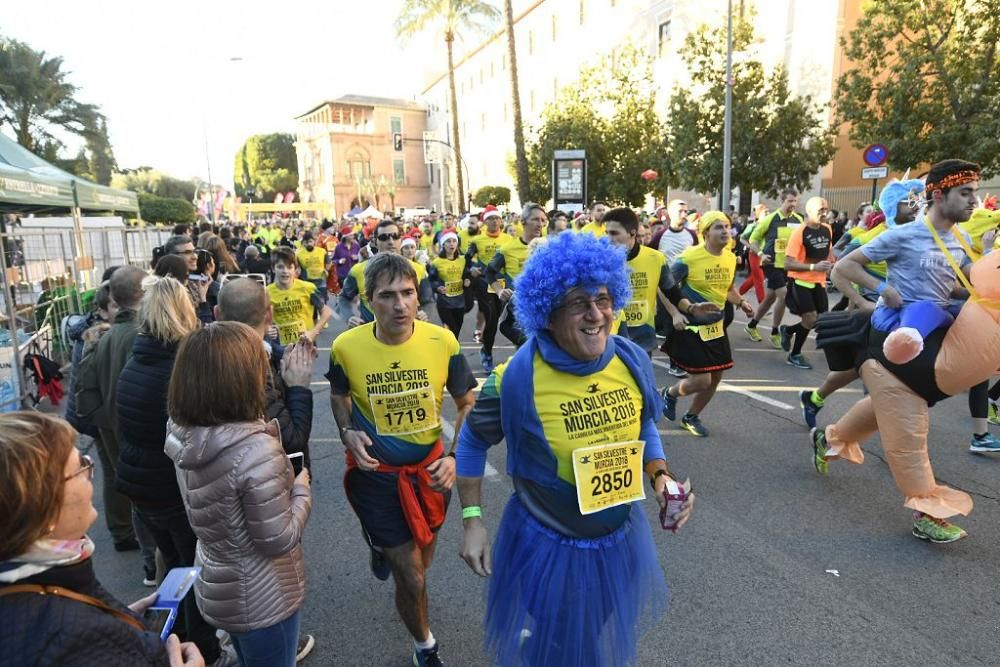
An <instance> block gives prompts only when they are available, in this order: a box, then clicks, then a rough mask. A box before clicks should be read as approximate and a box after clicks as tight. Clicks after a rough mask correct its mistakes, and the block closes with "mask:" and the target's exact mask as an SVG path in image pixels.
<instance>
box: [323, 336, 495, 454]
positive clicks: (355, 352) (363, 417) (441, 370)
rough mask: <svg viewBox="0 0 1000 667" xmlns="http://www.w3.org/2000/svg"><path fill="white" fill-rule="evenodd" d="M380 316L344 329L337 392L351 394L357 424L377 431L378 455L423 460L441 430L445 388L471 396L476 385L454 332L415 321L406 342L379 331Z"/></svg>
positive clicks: (332, 373) (333, 366)
mask: <svg viewBox="0 0 1000 667" xmlns="http://www.w3.org/2000/svg"><path fill="white" fill-rule="evenodd" d="M375 326H376V324H375V323H374V322H371V323H369V324H363V325H361V326H358V327H355V328H353V329H349V330H348V331H345V332H344V333H342V334H340V335H339V336H337V338H336V339H335V340H334V341H333V346H332V347H331V348H330V370H329V372H328V373H327V376H326V377H327V379H328V380H330V388H331V391H332V392H333V393H334V394H340V395H344V394H350V397H351V402H352V420H353V424H354V425H355V426H356V427H358V428H360V429H361V430H363V431H365V433H367V434H368V436H369V437H370V438H371V440H372V443H373V446H372V453H373V455H374V456H375V458H377V459H379V460H380V461H383V462H385V463H388V464H391V465H407V464H411V463H416V462H418V461H421V460H423V459H424V458H426V456H427V448H428V447H430V446H431V445H433V444H434V443H435V442H437V441H438V439H439V438H440V437H441V400H442V398H443V396H444V392H445V389H447V390H448V392H449V393H450V394H451V395H452V396H464V395H465V394H466V393H467V392H468V391H469V390H471V389H472V388H473V387H475V386H476V380H475V378H474V377H473V376H472V371H471V370H470V369H469V365H468V362H467V361H466V360H465V356H464V355H463V354H462V348H461V346H460V345H459V343H458V340H457V339H456V338H455V336H454V334H452V333H451V332H450V331H448V330H447V329H445V328H444V327H440V326H437V325H434V324H431V323H429V322H421V321H419V320H418V321H416V322H414V323H413V335H412V336H411V337H410V339H409V340H407V341H406V342H405V343H402V344H400V345H387V344H385V343H383V342H381V341H380V340H379V339H378V338H376V337H375Z"/></svg>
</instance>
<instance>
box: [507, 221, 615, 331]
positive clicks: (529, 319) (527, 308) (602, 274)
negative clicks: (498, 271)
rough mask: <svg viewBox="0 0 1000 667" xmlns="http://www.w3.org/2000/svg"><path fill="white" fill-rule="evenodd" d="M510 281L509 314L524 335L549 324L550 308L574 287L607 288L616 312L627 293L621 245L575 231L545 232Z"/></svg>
mask: <svg viewBox="0 0 1000 667" xmlns="http://www.w3.org/2000/svg"><path fill="white" fill-rule="evenodd" d="M514 286H515V288H516V294H517V296H516V297H515V298H514V314H515V316H516V317H517V324H518V326H519V327H520V328H521V330H522V331H523V332H524V333H525V335H528V336H534V335H535V334H537V333H538V332H540V331H544V330H545V329H548V328H549V319H550V318H551V316H552V311H553V310H555V309H556V307H557V306H560V305H562V302H563V298H564V297H565V296H566V292H568V291H569V290H571V289H573V288H575V287H583V288H584V289H586V290H588V291H596V290H597V289H598V288H599V287H602V286H604V287H607V288H608V294H610V295H611V300H612V302H613V303H614V308H615V311H619V310H621V309H622V308H624V307H625V304H627V303H628V301H629V299H630V298H631V297H632V286H631V283H630V282H629V268H628V265H627V264H626V263H625V249H624V248H621V247H618V246H615V245H614V244H613V243H611V241H609V240H608V239H607V238H600V239H598V238H595V237H594V235H593V234H587V233H578V232H562V233H561V234H558V235H556V236H550V237H549V238H548V240H547V242H546V243H544V244H542V245H540V246H538V247H537V248H535V250H534V251H533V252H532V253H531V257H529V258H528V261H527V262H526V263H525V265H524V271H523V272H522V273H521V275H520V276H518V277H517V279H516V280H515V281H514Z"/></svg>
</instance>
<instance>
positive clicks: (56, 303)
mask: <svg viewBox="0 0 1000 667" xmlns="http://www.w3.org/2000/svg"><path fill="white" fill-rule="evenodd" d="M66 241H67V239H65V238H64V237H63V236H62V235H61V234H59V233H44V232H32V231H27V232H25V231H12V232H8V233H5V234H0V249H2V251H0V277H2V281H0V282H2V288H3V289H2V293H0V327H2V330H0V411H2V410H10V409H15V408H17V407H19V406H20V405H21V404H22V402H23V401H24V399H25V398H26V397H27V392H28V387H27V384H26V382H25V378H24V373H23V370H22V364H23V362H24V355H25V354H27V353H28V352H35V353H37V354H42V355H44V356H46V357H49V358H51V359H54V360H55V361H57V362H60V363H62V362H66V361H68V359H69V352H70V347H71V343H70V342H69V341H67V340H64V339H63V336H62V331H61V325H62V321H63V319H64V318H65V317H67V316H68V315H70V314H72V313H79V312H81V311H82V301H83V298H82V295H81V294H80V291H79V289H78V286H77V285H76V283H75V282H74V279H73V269H74V265H73V259H72V255H71V254H70V253H69V252H68V249H69V248H68V245H67V243H66ZM12 406H13V407H12Z"/></svg>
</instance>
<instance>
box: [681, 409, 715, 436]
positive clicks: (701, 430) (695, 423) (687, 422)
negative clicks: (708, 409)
mask: <svg viewBox="0 0 1000 667" xmlns="http://www.w3.org/2000/svg"><path fill="white" fill-rule="evenodd" d="M681 426H683V427H684V428H685V429H687V430H688V431H690V432H691V433H693V434H694V435H696V436H698V437H699V438H706V437H708V429H707V428H705V426H704V424H702V423H701V419H699V418H698V415H691V414H687V415H684V416H683V417H681Z"/></svg>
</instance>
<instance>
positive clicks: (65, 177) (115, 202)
mask: <svg viewBox="0 0 1000 667" xmlns="http://www.w3.org/2000/svg"><path fill="white" fill-rule="evenodd" d="M8 174H9V176H8ZM0 177H7V178H9V179H10V180H11V183H12V184H11V186H10V187H9V188H5V187H4V183H3V181H0V207H2V209H0V210H13V211H23V212H38V211H39V210H40V209H41V210H53V209H60V208H61V209H63V210H65V209H72V208H74V207H75V208H78V209H80V210H83V211H119V212H122V213H136V214H138V213H139V199H138V197H137V196H136V194H135V193H134V192H130V191H128V190H117V189H115V188H109V187H107V186H104V185H98V184H97V183H92V182H91V181H88V180H87V179H85V178H80V177H79V176H74V175H73V174H71V173H69V172H68V171H63V170H62V169H60V168H59V167H56V166H53V165H51V164H49V163H48V162H46V161H45V160H43V159H42V158H40V157H38V156H37V155H35V154H34V153H32V152H31V151H29V150H28V149H26V148H25V147H23V146H21V145H20V144H18V143H17V142H16V141H14V140H13V139H10V138H8V137H6V136H4V135H3V134H0ZM29 184H31V185H29ZM67 193H68V201H67Z"/></svg>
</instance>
